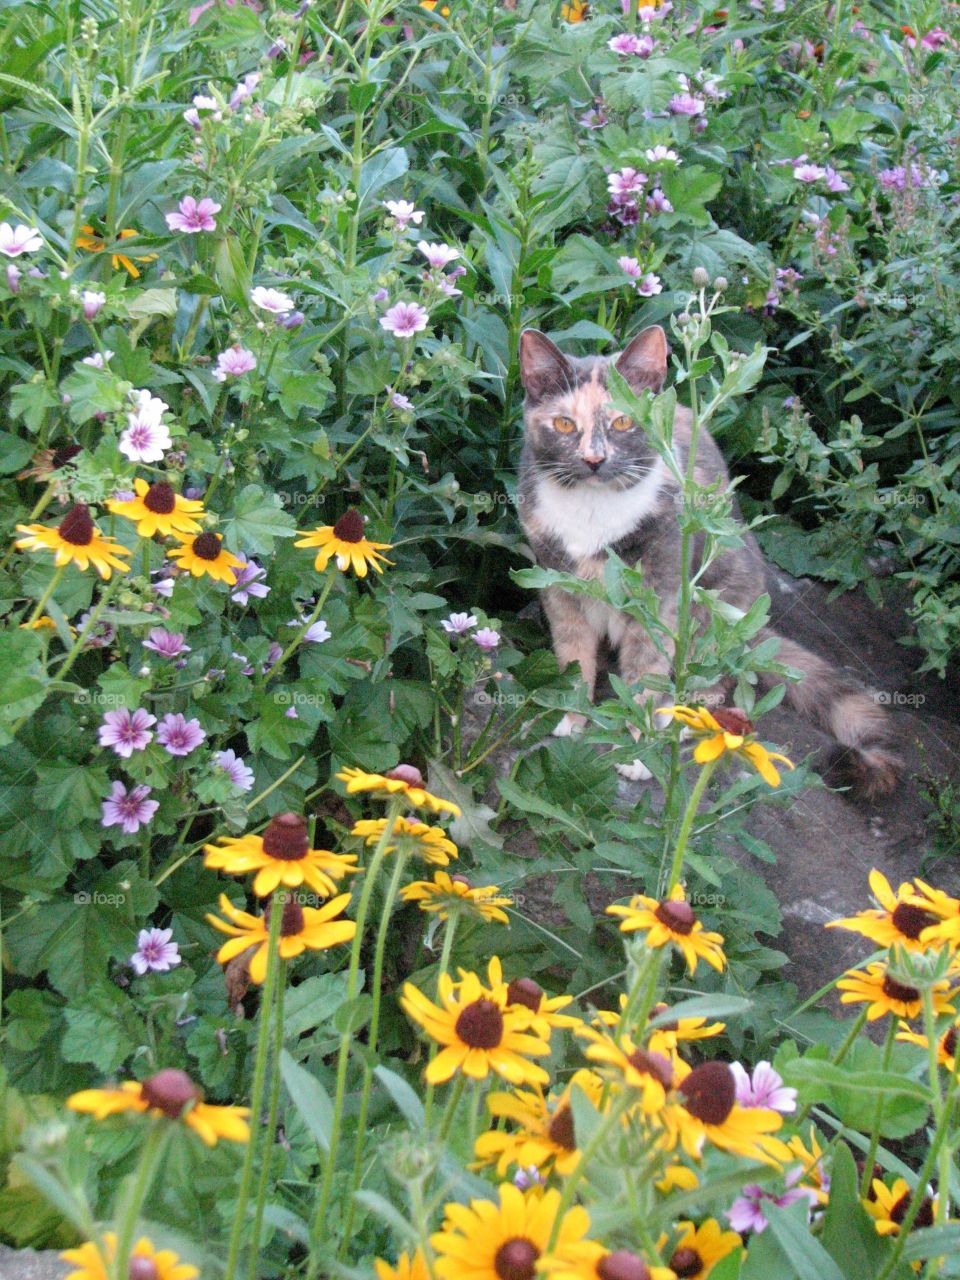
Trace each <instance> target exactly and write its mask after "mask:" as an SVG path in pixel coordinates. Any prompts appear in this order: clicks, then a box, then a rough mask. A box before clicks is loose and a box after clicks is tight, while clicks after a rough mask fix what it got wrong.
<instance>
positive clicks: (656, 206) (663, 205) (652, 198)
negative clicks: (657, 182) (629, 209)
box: [647, 187, 673, 214]
mask: <svg viewBox="0 0 960 1280" xmlns="http://www.w3.org/2000/svg"><path fill="white" fill-rule="evenodd" d="M647 213H649V214H654V213H673V205H672V204H671V203H670V201H669V200H668V199H667V197H666V196H665V195H664V194H663V192H662V191H661V190H660V188H659V187H654V189H653V190H652V191H651V192H650V194H649V195H648V196H647Z"/></svg>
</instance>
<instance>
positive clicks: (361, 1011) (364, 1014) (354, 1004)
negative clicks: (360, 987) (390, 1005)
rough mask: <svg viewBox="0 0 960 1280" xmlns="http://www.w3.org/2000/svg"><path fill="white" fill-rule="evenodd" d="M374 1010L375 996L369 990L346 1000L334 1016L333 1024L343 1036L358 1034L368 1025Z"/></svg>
mask: <svg viewBox="0 0 960 1280" xmlns="http://www.w3.org/2000/svg"><path fill="white" fill-rule="evenodd" d="M372 1012H373V997H372V996H371V995H368V994H367V992H362V993H361V994H360V995H358V996H354V997H353V999H352V1000H345V1001H344V1002H343V1004H341V1005H340V1007H339V1008H338V1009H337V1012H336V1013H335V1014H334V1016H333V1025H334V1026H335V1027H336V1029H337V1031H339V1033H340V1034H341V1035H342V1036H347V1035H350V1036H352V1035H356V1033H357V1032H358V1031H359V1030H360V1029H361V1028H362V1027H365V1026H366V1025H367V1023H368V1022H369V1021H370V1015H371V1013H372Z"/></svg>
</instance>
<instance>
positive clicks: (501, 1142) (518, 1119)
mask: <svg viewBox="0 0 960 1280" xmlns="http://www.w3.org/2000/svg"><path fill="white" fill-rule="evenodd" d="M575 1087H576V1088H579V1089H581V1090H582V1091H583V1092H584V1093H585V1094H586V1096H587V1097H588V1098H589V1100H590V1101H591V1103H593V1105H594V1107H595V1108H599V1106H600V1100H601V1097H602V1095H603V1081H602V1080H601V1078H600V1077H599V1076H598V1075H597V1074H596V1072H594V1071H589V1070H586V1069H585V1068H582V1067H581V1069H580V1070H579V1071H576V1072H574V1074H573V1075H572V1076H571V1078H570V1081H569V1083H568V1084H567V1086H566V1088H565V1089H563V1090H562V1091H561V1092H560V1093H559V1094H556V1095H552V1096H549V1097H548V1096H547V1095H546V1094H544V1092H543V1090H542V1089H541V1088H540V1087H539V1085H533V1086H532V1087H531V1088H530V1089H512V1090H510V1092H509V1093H506V1092H504V1093H499V1092H498V1093H491V1094H488V1095H487V1110H488V1111H489V1112H490V1115H491V1116H492V1117H493V1118H494V1119H495V1120H510V1121H512V1122H513V1123H514V1124H515V1125H516V1126H517V1128H515V1129H504V1128H499V1129H491V1130H490V1131H489V1132H488V1133H482V1134H481V1135H480V1137H479V1138H478V1139H477V1141H476V1145H475V1147H474V1152H475V1154H476V1157H477V1160H478V1161H479V1162H480V1164H481V1165H487V1164H494V1163H496V1166H497V1174H498V1175H499V1176H500V1177H501V1178H502V1177H505V1176H506V1173H507V1170H508V1169H509V1168H510V1166H511V1165H512V1164H515V1165H516V1166H517V1167H518V1168H519V1169H530V1168H536V1169H537V1170H539V1172H540V1173H541V1174H543V1175H544V1176H546V1175H547V1174H548V1173H550V1172H551V1171H556V1172H557V1173H558V1174H560V1175H561V1176H562V1177H565V1176H566V1175H567V1174H568V1173H572V1172H573V1170H574V1169H575V1168H576V1167H577V1164H578V1162H579V1160H580V1152H579V1150H578V1149H577V1139H576V1133H575V1130H574V1123H573V1111H572V1109H571V1107H570V1093H571V1091H572V1090H573V1089H574V1088H575Z"/></svg>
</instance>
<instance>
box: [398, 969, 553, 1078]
mask: <svg viewBox="0 0 960 1280" xmlns="http://www.w3.org/2000/svg"><path fill="white" fill-rule="evenodd" d="M438 994H439V998H440V1004H439V1005H436V1004H434V1003H433V1001H432V1000H428V999H427V997H426V996H425V995H424V994H423V993H422V992H421V991H419V990H418V989H417V988H416V987H415V986H414V985H413V983H412V982H407V983H405V984H404V988H403V995H402V996H401V999H400V1006H401V1008H402V1009H403V1011H404V1013H405V1014H406V1015H407V1017H408V1018H410V1019H412V1021H414V1022H416V1023H418V1024H419V1025H420V1026H421V1027H423V1029H424V1030H425V1031H426V1033H427V1035H429V1036H430V1038H431V1039H432V1040H435V1041H436V1042H437V1044H439V1045H442V1046H443V1048H442V1049H441V1050H440V1052H439V1053H438V1054H437V1056H436V1057H435V1058H434V1059H433V1061H432V1062H431V1063H430V1065H429V1066H428V1067H427V1070H426V1073H425V1077H424V1078H425V1079H426V1081H427V1083H428V1084H442V1083H443V1082H444V1081H445V1080H449V1079H450V1078H451V1077H452V1076H453V1075H454V1074H455V1073H456V1072H457V1071H462V1072H463V1074H464V1075H465V1076H469V1077H470V1079H472V1080H485V1079H486V1078H487V1076H488V1075H489V1074H490V1072H491V1071H493V1072H495V1073H496V1075H498V1076H501V1077H502V1078H503V1079H504V1080H506V1081H508V1082H509V1083H510V1084H547V1083H548V1081H549V1079H550V1077H549V1076H548V1075H547V1073H546V1071H544V1069H543V1067H541V1066H538V1065H537V1064H536V1063H534V1062H530V1061H529V1059H530V1058H531V1057H533V1058H538V1057H545V1056H546V1055H547V1054H549V1052H550V1044H549V1042H548V1041H546V1040H543V1039H541V1038H540V1037H538V1036H535V1035H531V1034H528V1032H529V1028H530V1012H529V1010H528V1009H523V1008H520V1007H518V1006H516V1005H514V1006H512V1007H508V1005H507V996H506V989H505V988H503V987H499V988H496V987H495V988H493V989H492V990H488V989H487V988H486V987H484V986H483V985H482V984H481V982H480V979H479V978H478V977H477V975H476V974H475V973H471V974H466V975H465V976H464V978H463V980H462V981H461V982H458V983H457V984H456V985H455V984H454V982H453V980H452V979H451V977H450V975H449V974H447V973H444V974H441V975H440V983H439V990H438Z"/></svg>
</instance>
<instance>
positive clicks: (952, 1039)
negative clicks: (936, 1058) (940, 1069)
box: [943, 1027, 957, 1058]
mask: <svg viewBox="0 0 960 1280" xmlns="http://www.w3.org/2000/svg"><path fill="white" fill-rule="evenodd" d="M943 1052H944V1053H945V1054H946V1055H947V1056H948V1057H949V1058H952V1057H953V1056H954V1055H955V1053H956V1052H957V1028H956V1027H951V1028H950V1030H949V1031H948V1032H947V1034H946V1035H945V1036H944V1037H943Z"/></svg>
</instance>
